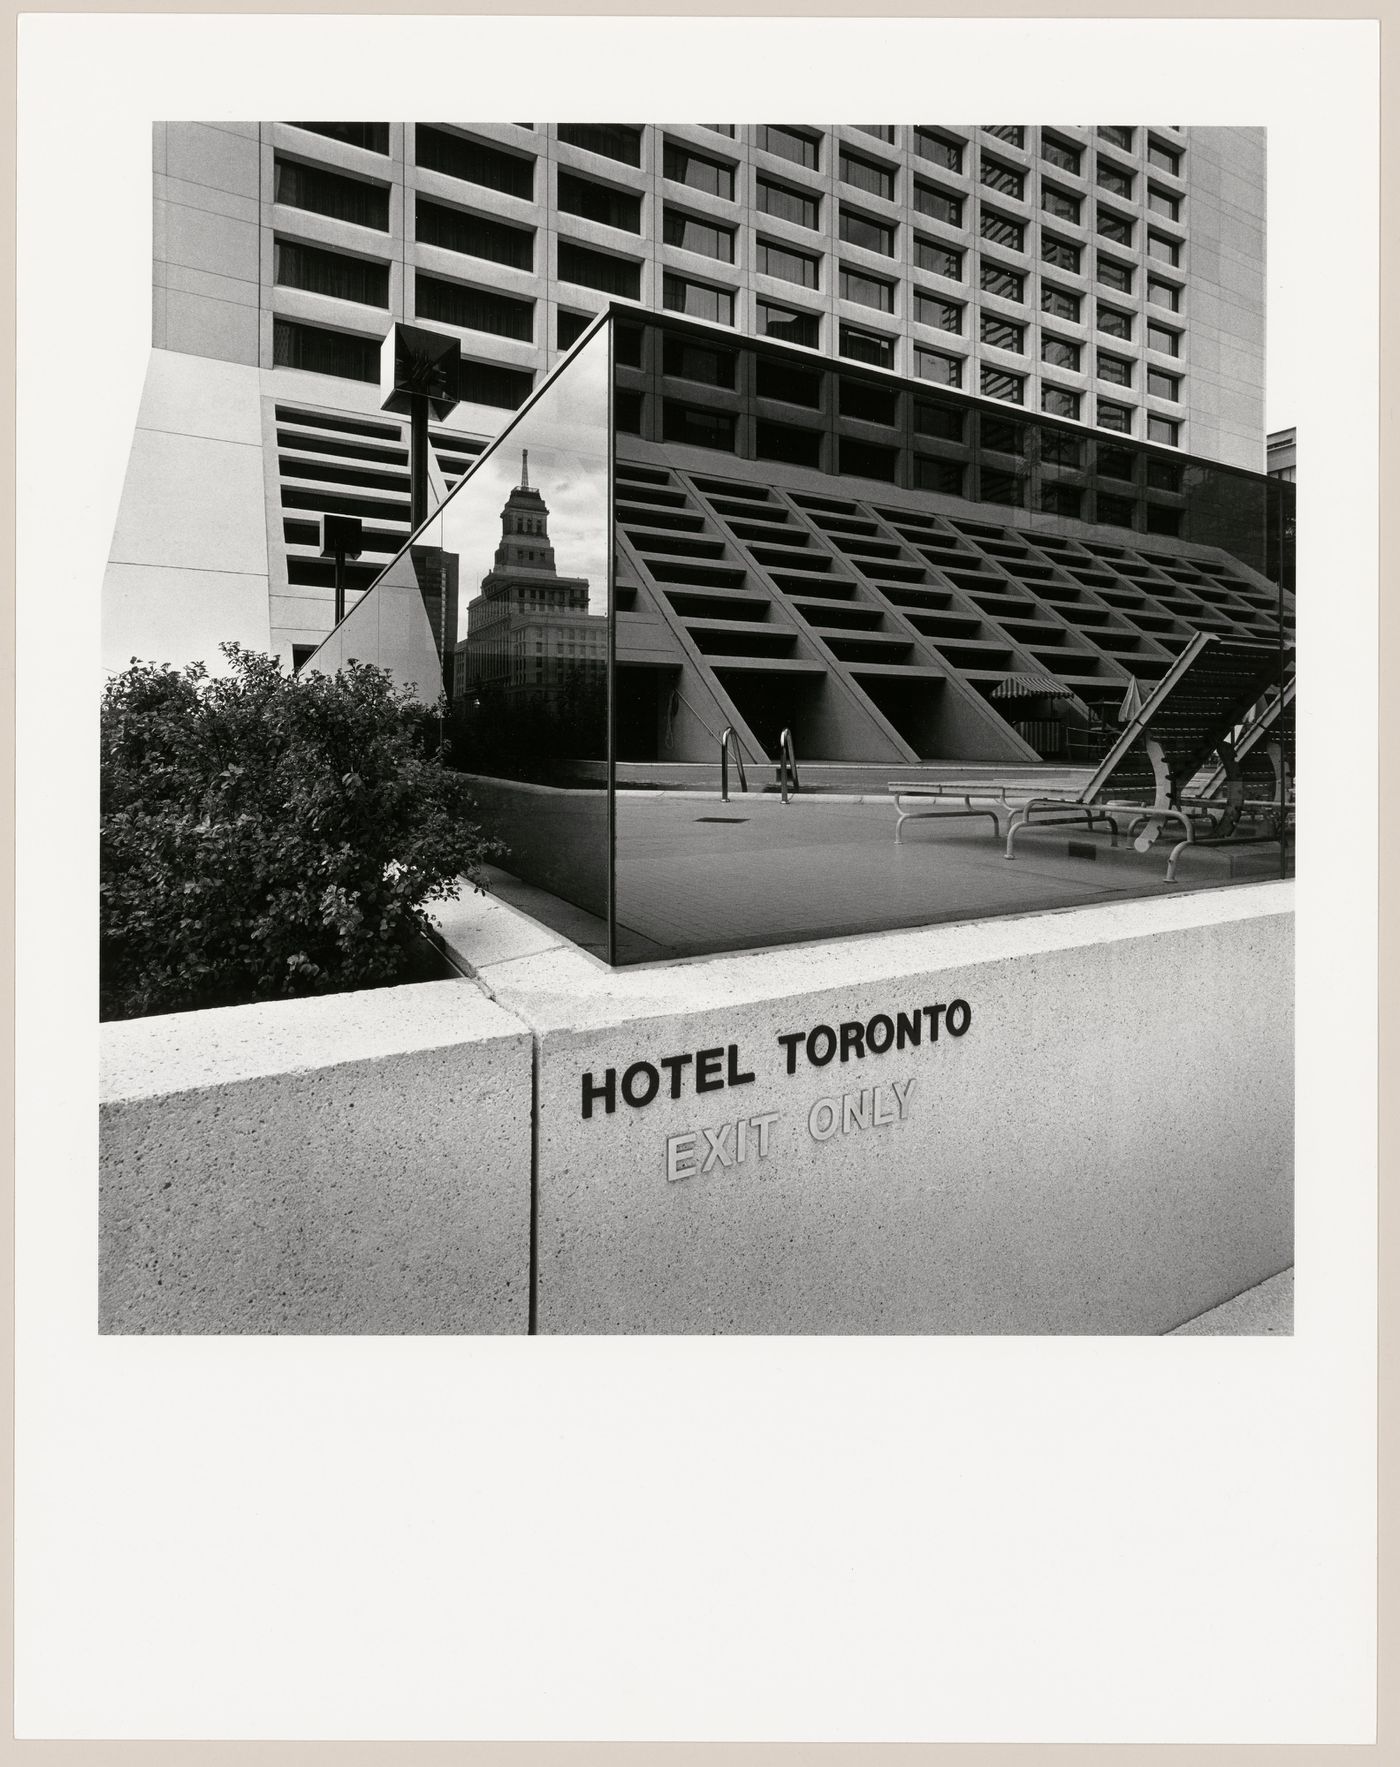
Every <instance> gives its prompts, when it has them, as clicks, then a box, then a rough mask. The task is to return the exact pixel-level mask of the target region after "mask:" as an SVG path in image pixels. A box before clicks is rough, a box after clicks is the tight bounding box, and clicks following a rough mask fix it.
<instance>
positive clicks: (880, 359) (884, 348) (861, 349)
mask: <svg viewBox="0 0 1400 1767" xmlns="http://www.w3.org/2000/svg"><path fill="white" fill-rule="evenodd" d="M840 349H841V354H842V355H843V356H846V357H848V358H849V359H850V360H851V361H852V362H868V363H870V364H871V366H872V367H874V368H893V367H894V339H893V338H889V337H884V336H882V335H881V334H880V333H879V332H877V331H862V330H861V329H860V328H859V326H855V325H843V326H842V327H841V331H840Z"/></svg>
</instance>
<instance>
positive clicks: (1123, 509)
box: [1094, 491, 1137, 528]
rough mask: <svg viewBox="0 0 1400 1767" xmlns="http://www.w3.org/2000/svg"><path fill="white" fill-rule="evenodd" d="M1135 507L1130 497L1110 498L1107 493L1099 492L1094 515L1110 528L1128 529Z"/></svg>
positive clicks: (1130, 525)
mask: <svg viewBox="0 0 1400 1767" xmlns="http://www.w3.org/2000/svg"><path fill="white" fill-rule="evenodd" d="M1136 509H1137V505H1136V504H1135V503H1134V502H1133V500H1132V498H1131V497H1111V496H1110V495H1109V494H1108V492H1107V491H1100V492H1099V494H1098V497H1097V499H1096V501H1095V508H1094V514H1095V515H1096V517H1097V518H1098V520H1099V521H1101V522H1106V523H1107V525H1108V526H1109V527H1111V528H1130V527H1132V525H1133V515H1134V513H1135V512H1136Z"/></svg>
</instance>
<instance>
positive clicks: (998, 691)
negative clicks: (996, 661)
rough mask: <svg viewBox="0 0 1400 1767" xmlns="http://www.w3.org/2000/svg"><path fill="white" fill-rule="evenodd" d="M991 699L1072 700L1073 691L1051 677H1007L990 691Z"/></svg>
mask: <svg viewBox="0 0 1400 1767" xmlns="http://www.w3.org/2000/svg"><path fill="white" fill-rule="evenodd" d="M991 697H992V698H993V699H1073V698H1074V691H1073V689H1072V688H1069V687H1066V686H1065V684H1064V682H1063V681H1057V680H1056V679H1055V677H1054V676H1053V675H1008V676H1007V677H1006V679H1005V680H1004V681H998V682H997V684H996V686H995V687H994V688H993V689H992V692H991Z"/></svg>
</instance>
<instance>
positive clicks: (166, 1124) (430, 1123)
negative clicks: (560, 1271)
mask: <svg viewBox="0 0 1400 1767" xmlns="http://www.w3.org/2000/svg"><path fill="white" fill-rule="evenodd" d="M101 1048H102V1076H101V1095H100V1096H101V1105H100V1153H101V1193H100V1229H101V1231H100V1269H99V1325H100V1329H101V1330H102V1331H104V1332H165V1333H176V1332H250V1333H258V1332H342V1333H350V1332H377V1333H405V1332H524V1331H525V1330H526V1328H527V1322H528V1308H529V1208H530V1128H531V1125H530V1113H531V1099H532V1091H531V1060H532V1040H531V1037H530V1034H529V1032H528V1031H527V1030H526V1029H525V1028H524V1027H523V1026H521V1025H520V1023H519V1022H518V1021H517V1020H515V1019H513V1018H512V1017H511V1016H510V1015H509V1014H508V1013H507V1012H505V1011H503V1010H502V1009H501V1008H500V1007H499V1006H496V1005H493V1004H492V1002H491V1001H490V1000H488V999H486V998H485V996H484V995H483V994H482V992H481V991H480V990H479V989H478V988H477V987H476V986H474V985H473V984H472V983H469V982H428V983H422V984H417V985H414V986H410V987H402V988H385V989H376V990H373V991H369V992H364V993H357V994H340V995H333V996H329V997H325V998H320V999H312V1000H296V1001H284V1002H276V1003H271V1004H267V1005H259V1006H241V1007H230V1008H226V1009H224V1010H221V1011H216V1012H195V1013H180V1014H174V1015H170V1016H168V1017H160V1018H150V1019H134V1020H129V1021H126V1022H123V1023H119V1024H110V1025H105V1026H104V1027H103V1029H102V1044H101Z"/></svg>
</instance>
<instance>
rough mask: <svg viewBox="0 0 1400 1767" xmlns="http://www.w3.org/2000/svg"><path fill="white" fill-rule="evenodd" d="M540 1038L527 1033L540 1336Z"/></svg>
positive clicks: (533, 1282) (535, 1317)
mask: <svg viewBox="0 0 1400 1767" xmlns="http://www.w3.org/2000/svg"><path fill="white" fill-rule="evenodd" d="M539 1246H540V1040H539V1037H538V1036H537V1035H536V1034H535V1033H534V1032H531V1034H530V1273H529V1285H530V1304H529V1313H528V1316H527V1319H526V1324H525V1332H526V1336H527V1337H536V1336H538V1335H539V1276H540V1258H539Z"/></svg>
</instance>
